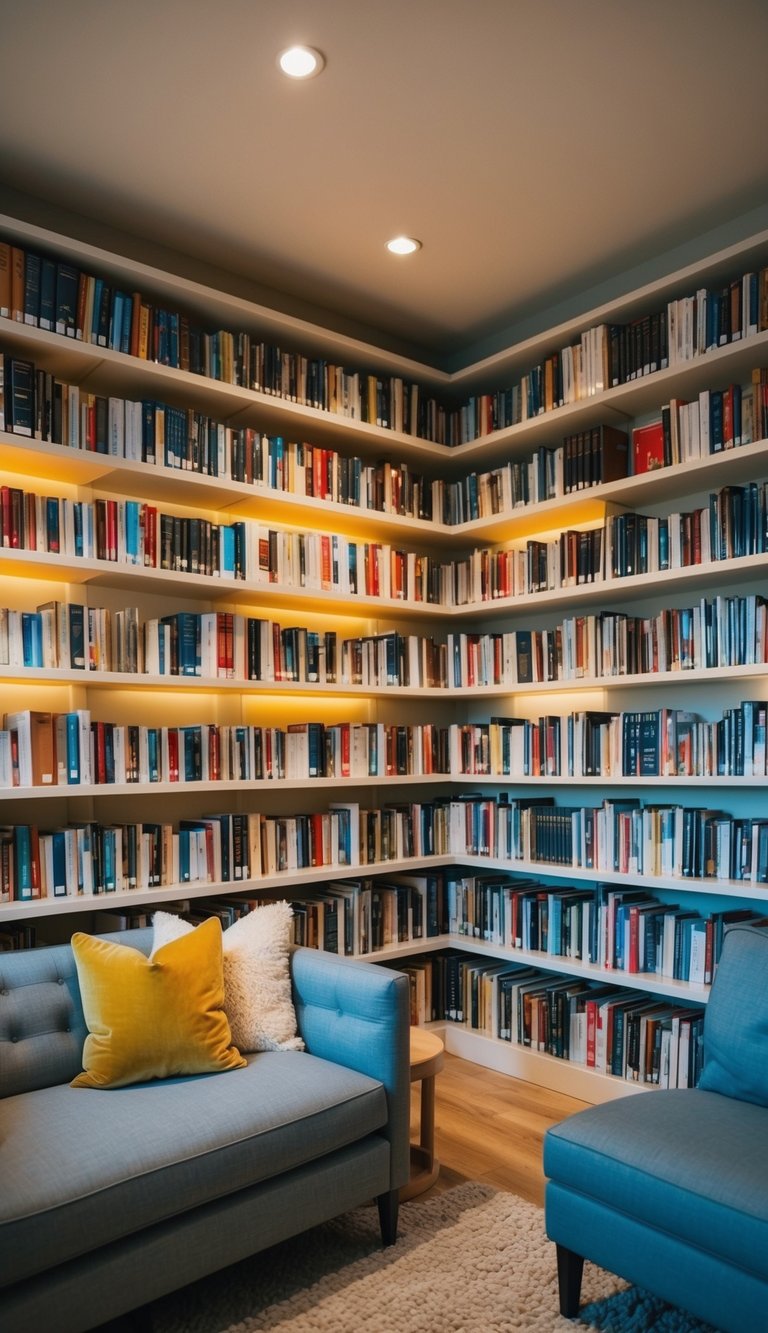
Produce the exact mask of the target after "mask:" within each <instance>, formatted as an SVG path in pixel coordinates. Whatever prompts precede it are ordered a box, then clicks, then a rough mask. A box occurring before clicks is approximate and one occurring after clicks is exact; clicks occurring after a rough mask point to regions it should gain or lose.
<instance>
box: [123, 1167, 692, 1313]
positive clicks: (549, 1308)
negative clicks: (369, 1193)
mask: <svg viewBox="0 0 768 1333" xmlns="http://www.w3.org/2000/svg"><path fill="white" fill-rule="evenodd" d="M400 1219H401V1221H400V1228H399V1239H398V1242H397V1245H395V1246H393V1247H391V1248H389V1249H386V1250H383V1249H382V1248H381V1245H380V1241H379V1231H378V1220H377V1213H376V1209H375V1208H361V1209H358V1210H356V1211H355V1212H353V1213H350V1214H348V1215H347V1216H345V1217H342V1218H339V1219H336V1220H335V1221H333V1222H329V1223H326V1224H325V1225H324V1226H320V1227H316V1228H314V1229H313V1230H312V1231H308V1232H306V1233H305V1234H304V1235H303V1236H298V1237H296V1238H294V1239H293V1240H290V1241H286V1242H285V1243H284V1244H282V1245H277V1246H274V1247H273V1248H272V1249H271V1250H267V1251H264V1252H262V1253H261V1254H257V1255H254V1257H253V1258H252V1259H248V1260H244V1261H243V1262H241V1263H238V1264H235V1265H233V1266H232V1267H231V1268H228V1269H226V1270H224V1271H223V1272H221V1273H218V1274H214V1275H213V1276H212V1277H209V1278H204V1279H202V1280H201V1281H200V1282H197V1283H195V1284H194V1285H193V1286H191V1287H187V1288H185V1290H183V1291H181V1292H179V1293H177V1294H175V1295H172V1296H167V1297H165V1298H163V1299H162V1300H159V1301H155V1302H154V1303H153V1304H152V1305H151V1306H148V1307H147V1309H146V1313H147V1315H148V1316H149V1318H148V1321H147V1322H148V1324H149V1326H150V1327H151V1329H152V1333H225V1331H226V1333H255V1330H258V1329H278V1330H282V1331H283V1333H393V1331H396V1333H448V1331H449V1330H453V1333H512V1331H513V1330H516V1329H520V1330H525V1333H567V1330H571V1333H573V1330H574V1328H575V1329H577V1330H578V1329H582V1330H583V1331H584V1333H586V1330H588V1329H603V1330H611V1333H651V1330H653V1333H711V1330H709V1329H707V1328H706V1326H705V1325H703V1324H701V1323H699V1322H698V1321H696V1320H694V1319H692V1318H689V1317H688V1316H687V1315H684V1314H682V1313H681V1312H679V1311H677V1310H675V1309H672V1308H671V1307H669V1306H666V1305H664V1304H663V1303H662V1302H661V1301H657V1300H656V1299H655V1298H653V1297H650V1296H648V1295H646V1294H645V1293H640V1292H638V1291H637V1289H636V1288H632V1287H629V1288H628V1287H627V1284H626V1283H624V1282H622V1281H621V1280H620V1279H618V1278H616V1277H614V1276H612V1275H611V1274H609V1273H605V1272H604V1271H603V1270H602V1269H599V1268H596V1267H595V1266H594V1265H592V1264H589V1263H588V1264H586V1265H585V1268H584V1281H583V1285H582V1312H581V1317H580V1320H579V1321H578V1322H576V1323H575V1324H574V1323H573V1322H571V1321H570V1320H567V1319H562V1318H561V1317H560V1315H559V1314H558V1299H557V1278H556V1274H555V1247H554V1245H552V1244H551V1242H550V1241H548V1240H547V1239H546V1236H545V1234H544V1214H543V1212H542V1210H541V1209H539V1208H536V1207H534V1206H533V1205H532V1204H529V1203H526V1202H524V1201H523V1200H521V1199H518V1198H517V1197H516V1196H515V1195H513V1194H506V1193H502V1192H500V1191H496V1190H494V1189H491V1188H490V1187H487V1186H484V1185H480V1184H477V1183H469V1184H465V1185H458V1186H456V1187H455V1188H454V1189H451V1190H447V1191H446V1192H444V1193H442V1194H438V1195H432V1196H429V1197H427V1198H424V1199H415V1200H413V1201H412V1202H410V1203H407V1204H404V1205H403V1207H402V1208H401V1209H400Z"/></svg>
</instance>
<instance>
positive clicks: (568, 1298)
mask: <svg viewBox="0 0 768 1333" xmlns="http://www.w3.org/2000/svg"><path fill="white" fill-rule="evenodd" d="M583 1271H584V1260H583V1258H582V1256H581V1255H580V1254H574V1252H573V1250H567V1249H566V1248H565V1246H564V1245H558V1247H557V1284H558V1287H559V1289H560V1313H561V1315H562V1316H563V1318H565V1319H575V1318H576V1315H577V1314H578V1313H579V1300H580V1298H581V1275H582V1273H583Z"/></svg>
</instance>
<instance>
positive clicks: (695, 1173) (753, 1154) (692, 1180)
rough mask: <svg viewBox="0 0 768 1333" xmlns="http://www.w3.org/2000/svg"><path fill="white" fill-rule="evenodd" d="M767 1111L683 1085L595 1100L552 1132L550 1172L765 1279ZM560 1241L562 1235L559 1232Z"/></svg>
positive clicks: (554, 1177) (564, 1182)
mask: <svg viewBox="0 0 768 1333" xmlns="http://www.w3.org/2000/svg"><path fill="white" fill-rule="evenodd" d="M764 1140H765V1110H764V1109H762V1108H760V1107H758V1106H754V1105H752V1104H750V1103H748V1102H740V1101H735V1100H733V1099H732V1098H730V1097H722V1096H720V1095H719V1094H718V1093H713V1092H702V1091H700V1090H698V1089H685V1090H683V1089H680V1090H672V1089H670V1090H667V1091H658V1092H649V1093H647V1094H644V1095H641V1096H635V1097H625V1098H621V1099H619V1100H618V1101H614V1102H608V1103H605V1104H604V1105H602V1106H594V1107H590V1108H589V1109H588V1110H586V1111H579V1112H578V1113H577V1114H576V1115H573V1116H570V1117H569V1118H568V1119H567V1120H564V1121H563V1122H562V1124H560V1125H556V1126H555V1127H554V1128H553V1129H551V1130H549V1132H548V1133H547V1135H546V1138H545V1144H544V1171H545V1174H546V1175H547V1176H548V1177H549V1178H550V1179H552V1180H554V1181H556V1182H557V1183H558V1184H559V1185H563V1186H565V1187H567V1188H570V1189H572V1190H575V1191H577V1192H578V1193H580V1194H582V1195H584V1196H585V1197H586V1198H590V1199H594V1200H598V1201H599V1202H600V1203H602V1204H604V1205H606V1206H607V1207H608V1208H611V1209H614V1210H616V1211H617V1212H619V1213H626V1214H627V1215H628V1216H630V1217H634V1218H635V1219H637V1220H638V1221H640V1222H644V1223H646V1224H647V1225H648V1226H649V1227H654V1228H656V1229H657V1230H659V1231H664V1232H668V1233H670V1234H672V1235H674V1236H677V1237H678V1238H679V1239H680V1240H681V1241H683V1242H684V1243H688V1244H690V1245H694V1246H696V1247H697V1248H699V1249H701V1250H703V1251H704V1252H705V1253H706V1252H708V1253H714V1254H718V1255H720V1256H721V1257H723V1258H724V1259H726V1260H727V1261H728V1262H730V1263H733V1264H735V1265H736V1266H737V1267H739V1268H741V1269H744V1270H746V1271H747V1272H751V1273H753V1274H756V1275H758V1276H760V1277H761V1278H768V1212H767V1211H766V1199H768V1156H767V1155H766V1154H765V1153H764V1152H762V1151H761V1146H760V1145H761V1144H762V1143H763V1142H764ZM554 1239H555V1240H556V1239H557V1236H554Z"/></svg>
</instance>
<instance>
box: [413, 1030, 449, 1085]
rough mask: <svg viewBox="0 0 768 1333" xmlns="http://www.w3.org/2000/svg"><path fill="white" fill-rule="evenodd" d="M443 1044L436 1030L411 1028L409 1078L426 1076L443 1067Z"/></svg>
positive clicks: (435, 1072)
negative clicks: (428, 1030) (427, 1030)
mask: <svg viewBox="0 0 768 1333" xmlns="http://www.w3.org/2000/svg"><path fill="white" fill-rule="evenodd" d="M444 1050H445V1046H444V1043H443V1040H442V1037H438V1035H437V1033H436V1032H426V1031H425V1030H424V1028H415V1027H412V1028H411V1079H412V1080H415V1079H419V1078H428V1077H429V1076H430V1075H431V1074H437V1073H438V1071H439V1070H440V1069H442V1067H443V1052H444Z"/></svg>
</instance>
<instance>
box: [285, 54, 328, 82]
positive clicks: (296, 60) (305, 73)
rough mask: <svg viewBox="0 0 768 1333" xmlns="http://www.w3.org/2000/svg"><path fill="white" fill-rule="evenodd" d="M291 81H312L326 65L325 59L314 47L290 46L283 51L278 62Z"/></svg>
mask: <svg viewBox="0 0 768 1333" xmlns="http://www.w3.org/2000/svg"><path fill="white" fill-rule="evenodd" d="M277 63H278V64H279V66H280V68H281V70H282V71H283V74H287V75H288V76H289V78H291V79H311V78H312V76H313V75H314V74H319V73H320V71H321V69H323V67H324V65H325V57H324V56H323V55H322V53H321V52H320V51H316V50H315V49H314V47H312V46H289V47H288V49H287V50H286V51H281V53H280V55H279V56H278V62H277Z"/></svg>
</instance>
